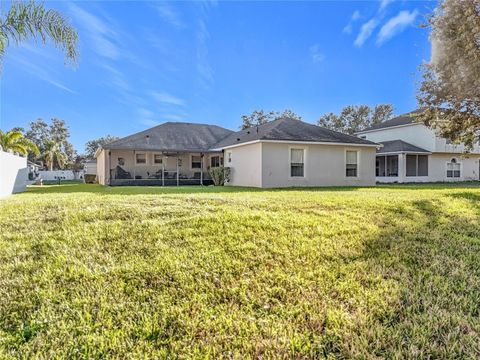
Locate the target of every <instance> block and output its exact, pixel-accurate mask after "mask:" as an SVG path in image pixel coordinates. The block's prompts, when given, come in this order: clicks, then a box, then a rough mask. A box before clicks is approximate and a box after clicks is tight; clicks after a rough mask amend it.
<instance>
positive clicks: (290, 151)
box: [288, 146, 307, 180]
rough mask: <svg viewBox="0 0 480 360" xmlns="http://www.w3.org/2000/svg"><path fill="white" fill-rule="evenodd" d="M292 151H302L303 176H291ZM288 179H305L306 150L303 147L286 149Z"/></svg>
mask: <svg viewBox="0 0 480 360" xmlns="http://www.w3.org/2000/svg"><path fill="white" fill-rule="evenodd" d="M292 150H303V176H292ZM288 178H289V179H290V180H298V179H306V178H307V148H306V147H305V146H289V147H288Z"/></svg>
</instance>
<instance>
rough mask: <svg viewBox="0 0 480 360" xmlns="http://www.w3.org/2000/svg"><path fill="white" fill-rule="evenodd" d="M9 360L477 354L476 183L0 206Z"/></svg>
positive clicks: (51, 194)
mask: <svg viewBox="0 0 480 360" xmlns="http://www.w3.org/2000/svg"><path fill="white" fill-rule="evenodd" d="M0 249H1V251H0V293H1V296H0V358H119V359H127V358H176V357H180V358H205V357H210V358H219V357H220V358H255V357H263V358H272V357H278V358H358V359H365V358H390V359H393V358H396V359H400V358H442V359H443V358H451V359H454V358H455V359H457V358H472V359H473V358H478V357H479V356H480V341H479V338H480V187H479V186H478V185H475V184H466V185H465V184H464V185H459V186H452V185H449V186H447V185H415V186H398V185H397V186H382V187H376V188H343V189H341V188H340V189H304V190H298V189H289V190H270V191H264V190H253V189H246V188H244V189H234V188H214V187H207V188H200V187H180V188H176V187H171V188H160V187H157V188H154V187H117V188H104V187H101V186H98V185H80V184H65V185H60V186H44V187H32V188H30V189H29V191H28V192H27V193H24V194H18V195H14V196H12V197H10V198H8V199H6V200H0Z"/></svg>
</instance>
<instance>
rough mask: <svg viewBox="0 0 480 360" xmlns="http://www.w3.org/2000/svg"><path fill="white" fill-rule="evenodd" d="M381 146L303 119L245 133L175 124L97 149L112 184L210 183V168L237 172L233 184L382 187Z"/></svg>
mask: <svg viewBox="0 0 480 360" xmlns="http://www.w3.org/2000/svg"><path fill="white" fill-rule="evenodd" d="M378 146H379V145H378V144H376V143H374V142H372V141H369V140H365V139H361V138H359V137H355V136H350V135H346V134H342V133H339V132H336V131H332V130H329V129H326V128H322V127H319V126H316V125H312V124H308V123H306V122H303V121H299V120H294V119H290V118H282V119H278V120H275V121H272V122H269V123H266V124H263V125H259V126H254V127H252V128H248V129H245V130H241V131H237V132H234V131H231V130H228V129H224V128H222V127H219V126H216V125H206V124H194V123H182V122H167V123H164V124H161V125H158V126H156V127H153V128H151V129H148V130H145V131H142V132H139V133H136V134H133V135H130V136H127V137H125V138H122V139H120V140H117V141H114V142H112V143H109V144H106V145H104V146H103V147H101V148H99V149H98V150H97V152H96V158H97V180H98V182H99V183H100V184H104V185H135V184H138V185H181V184H209V183H211V179H210V176H209V173H208V170H209V168H210V167H218V166H225V167H229V168H230V172H231V174H230V180H229V182H228V183H227V185H233V186H254V187H261V188H272V187H292V186H352V185H355V186H357V185H358V186H368V185H374V184H375V154H376V149H377V147H378Z"/></svg>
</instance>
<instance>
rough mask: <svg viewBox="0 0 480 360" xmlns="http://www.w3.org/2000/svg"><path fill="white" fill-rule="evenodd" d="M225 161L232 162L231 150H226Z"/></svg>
mask: <svg viewBox="0 0 480 360" xmlns="http://www.w3.org/2000/svg"><path fill="white" fill-rule="evenodd" d="M227 162H229V163H231V162H232V152H231V151H227Z"/></svg>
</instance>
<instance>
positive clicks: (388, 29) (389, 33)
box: [377, 9, 418, 45]
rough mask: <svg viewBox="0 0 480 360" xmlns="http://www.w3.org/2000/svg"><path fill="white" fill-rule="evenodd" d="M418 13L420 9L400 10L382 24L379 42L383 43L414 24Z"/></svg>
mask: <svg viewBox="0 0 480 360" xmlns="http://www.w3.org/2000/svg"><path fill="white" fill-rule="evenodd" d="M417 15H418V11H417V10H416V9H415V10H414V11H412V12H409V11H408V10H402V11H400V12H399V13H398V14H397V15H396V16H394V17H392V18H391V19H390V20H388V21H387V23H386V24H385V25H383V26H382V28H381V29H380V32H379V33H378V37H377V44H379V45H381V44H383V43H384V42H385V41H387V40H390V39H391V38H392V37H394V36H395V35H397V34H399V33H401V32H402V31H403V30H405V29H406V28H407V27H408V26H410V25H412V24H413V22H414V21H415V19H416V17H417Z"/></svg>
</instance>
